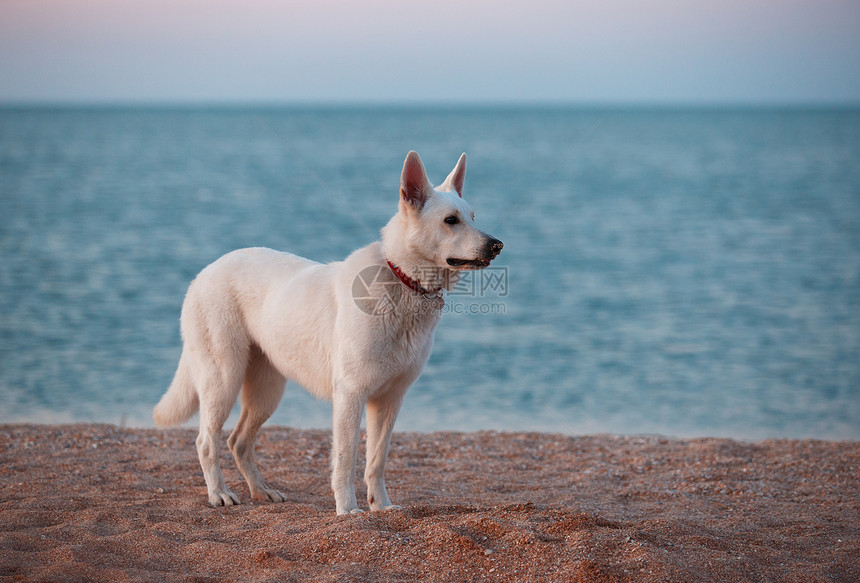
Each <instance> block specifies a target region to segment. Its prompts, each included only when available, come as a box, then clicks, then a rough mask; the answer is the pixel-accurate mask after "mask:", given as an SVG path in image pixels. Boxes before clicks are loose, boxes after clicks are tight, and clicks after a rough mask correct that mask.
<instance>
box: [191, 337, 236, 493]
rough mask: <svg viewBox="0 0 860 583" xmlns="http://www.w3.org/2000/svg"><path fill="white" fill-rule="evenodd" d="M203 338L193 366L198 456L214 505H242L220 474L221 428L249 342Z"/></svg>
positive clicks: (232, 402) (234, 392)
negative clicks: (197, 403)
mask: <svg viewBox="0 0 860 583" xmlns="http://www.w3.org/2000/svg"><path fill="white" fill-rule="evenodd" d="M197 329H203V330H207V331H208V330H213V329H214V327H212V326H209V327H202V326H198V327H197ZM200 337H201V338H203V339H205V342H199V343H197V346H198V347H199V348H198V350H197V351H196V354H197V356H196V359H197V361H196V363H195V367H194V368H195V370H196V371H198V374H197V375H196V376H197V378H195V383H197V393H198V398H199V401H200V433H199V434H198V435H197V456H198V457H199V459H200V467H202V468H203V477H204V478H205V479H206V489H207V490H208V492H209V503H210V504H211V505H212V506H232V505H234V504H239V499H238V498H237V497H236V495H235V494H234V493H233V492H231V491H230V489H229V488H227V485H226V483H225V482H224V476H223V475H222V474H221V463H220V460H219V453H220V450H221V429H222V427H223V426H224V422H225V421H226V420H227V417H229V415H230V411H231V410H232V409H233V405H234V404H235V403H236V397H238V396H239V390H240V389H241V388H242V376H243V375H244V374H245V368H246V366H247V363H248V345H247V341H246V339H245V338H243V337H242V336H238V335H229V334H225V335H215V334H201V335H200Z"/></svg>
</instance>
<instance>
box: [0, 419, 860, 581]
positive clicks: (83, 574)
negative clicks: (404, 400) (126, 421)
mask: <svg viewBox="0 0 860 583" xmlns="http://www.w3.org/2000/svg"><path fill="white" fill-rule="evenodd" d="M195 437H196V431H194V430H189V429H177V430H155V429H122V428H118V427H115V426H108V425H63V426H50V425H43V426H39V425H2V426H0V461H2V463H0V495H2V500H0V581H19V580H27V581H560V582H562V581H598V582H599V581H678V582H694V581H703V582H704V581H708V582H710V581H763V580H766V581H797V582H801V581H803V582H809V581H827V582H831V581H845V582H848V581H860V442H827V441H807V440H804V441H796V440H770V441H761V442H756V443H742V442H737V441H732V440H727V439H669V438H662V437H653V436H648V437H618V436H611V435H594V436H581V437H569V436H563V435H552V434H538V433H496V432H478V433H429V434H420V433H395V436H394V439H393V443H392V450H391V455H390V458H389V464H388V471H387V480H386V481H387V485H388V491H389V494H390V495H391V498H392V500H393V501H394V502H395V503H397V504H401V505H403V506H404V508H403V509H402V510H389V511H384V512H366V513H364V514H359V515H352V516H341V517H339V516H336V515H335V512H334V500H333V498H332V496H331V493H330V489H329V484H328V466H329V451H330V442H331V438H330V434H329V432H326V431H309V430H296V429H290V428H285V427H272V428H268V429H265V430H264V431H263V433H262V435H261V438H260V440H259V442H258V447H257V458H258V463H259V465H260V467H261V471H262V473H263V476H264V477H265V478H266V479H267V480H268V482H269V483H270V484H271V485H272V486H273V487H276V488H278V489H280V490H281V491H283V492H285V493H286V494H287V495H288V498H289V500H288V502H286V503H281V504H273V503H265V502H258V501H254V500H251V499H250V497H249V493H248V489H247V486H246V485H245V484H244V482H243V481H241V479H240V476H239V474H238V471H237V470H236V468H235V465H234V463H233V461H232V459H230V458H229V457H228V452H227V451H226V447H225V448H224V451H223V455H222V460H223V465H224V473H225V477H226V479H227V482H228V484H229V485H230V487H231V488H232V489H233V491H234V492H236V494H238V495H239V497H240V498H241V499H242V502H243V504H242V505H241V506H236V507H230V508H218V509H215V508H211V507H210V506H209V505H208V504H207V502H206V492H205V486H204V484H203V477H202V474H201V472H200V467H199V465H198V463H197V457H196V452H195V449H194V439H195ZM362 450H363V444H362ZM359 462H360V465H359V467H360V468H362V469H363V465H364V460H363V458H362V459H360V460H359ZM358 490H359V492H358V494H359V499H360V500H362V499H363V498H364V495H365V492H364V488H363V485H362V484H361V483H360V481H358ZM365 508H366V504H365Z"/></svg>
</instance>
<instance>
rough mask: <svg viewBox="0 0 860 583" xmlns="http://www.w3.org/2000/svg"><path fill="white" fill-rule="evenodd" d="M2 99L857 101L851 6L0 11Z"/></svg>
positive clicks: (284, 4)
mask: <svg viewBox="0 0 860 583" xmlns="http://www.w3.org/2000/svg"><path fill="white" fill-rule="evenodd" d="M0 102H5V103H10V102H15V103H20V102H50V103H57V102H59V103H70V102H71V103H150V102H155V103H162V102H167V103H317V102H326V103H351V102H360V103H368V102H369V103H392V102H395V103H400V102H406V103H411V102H420V103H450V102H454V103H456V102H499V103H508V102H526V103H531V102H540V103H544V102H564V103H586V104H600V103H620V104H628V103H629V104H675V103H693V104H818V103H822V104H832V103H837V104H845V103H847V104H860V1H858V0H719V1H717V0H707V1H705V0H652V1H647V2H646V1H644V0H592V1H588V2H585V1H581V0H506V1H504V2H492V1H490V0H474V1H467V0H460V1H451V0H435V1H434V2H408V1H404V0H400V1H395V0H362V1H353V2H347V1H345V0H340V1H336V0H307V1H302V2H296V1H293V0H244V1H242V0H233V1H228V0H0Z"/></svg>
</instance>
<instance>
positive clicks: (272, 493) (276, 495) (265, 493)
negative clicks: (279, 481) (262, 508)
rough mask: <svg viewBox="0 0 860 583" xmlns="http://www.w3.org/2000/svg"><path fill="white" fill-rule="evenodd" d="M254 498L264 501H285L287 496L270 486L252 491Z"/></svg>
mask: <svg viewBox="0 0 860 583" xmlns="http://www.w3.org/2000/svg"><path fill="white" fill-rule="evenodd" d="M252 496H253V498H254V500H262V501H264V502H286V501H287V496H286V494H284V493H283V492H279V491H278V490H274V489H272V488H263V489H262V490H257V491H256V492H254V493H253V495H252Z"/></svg>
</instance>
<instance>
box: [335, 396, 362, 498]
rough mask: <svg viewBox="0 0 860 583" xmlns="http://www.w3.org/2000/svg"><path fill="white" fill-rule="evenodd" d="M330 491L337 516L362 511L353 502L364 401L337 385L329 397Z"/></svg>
mask: <svg viewBox="0 0 860 583" xmlns="http://www.w3.org/2000/svg"><path fill="white" fill-rule="evenodd" d="M332 397H333V398H332V415H333V419H332V436H333V443H332V456H331V464H332V472H331V488H332V490H333V491H334V501H335V504H336V505H337V513H338V514H350V513H355V512H361V510H360V509H359V508H358V502H357V501H356V499H355V460H356V455H357V454H358V436H359V430H360V428H361V410H362V409H363V408H364V402H363V400H362V399H361V397H359V396H358V391H354V390H350V389H349V388H347V387H345V386H337V387H335V390H334V395H333V396H332Z"/></svg>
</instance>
